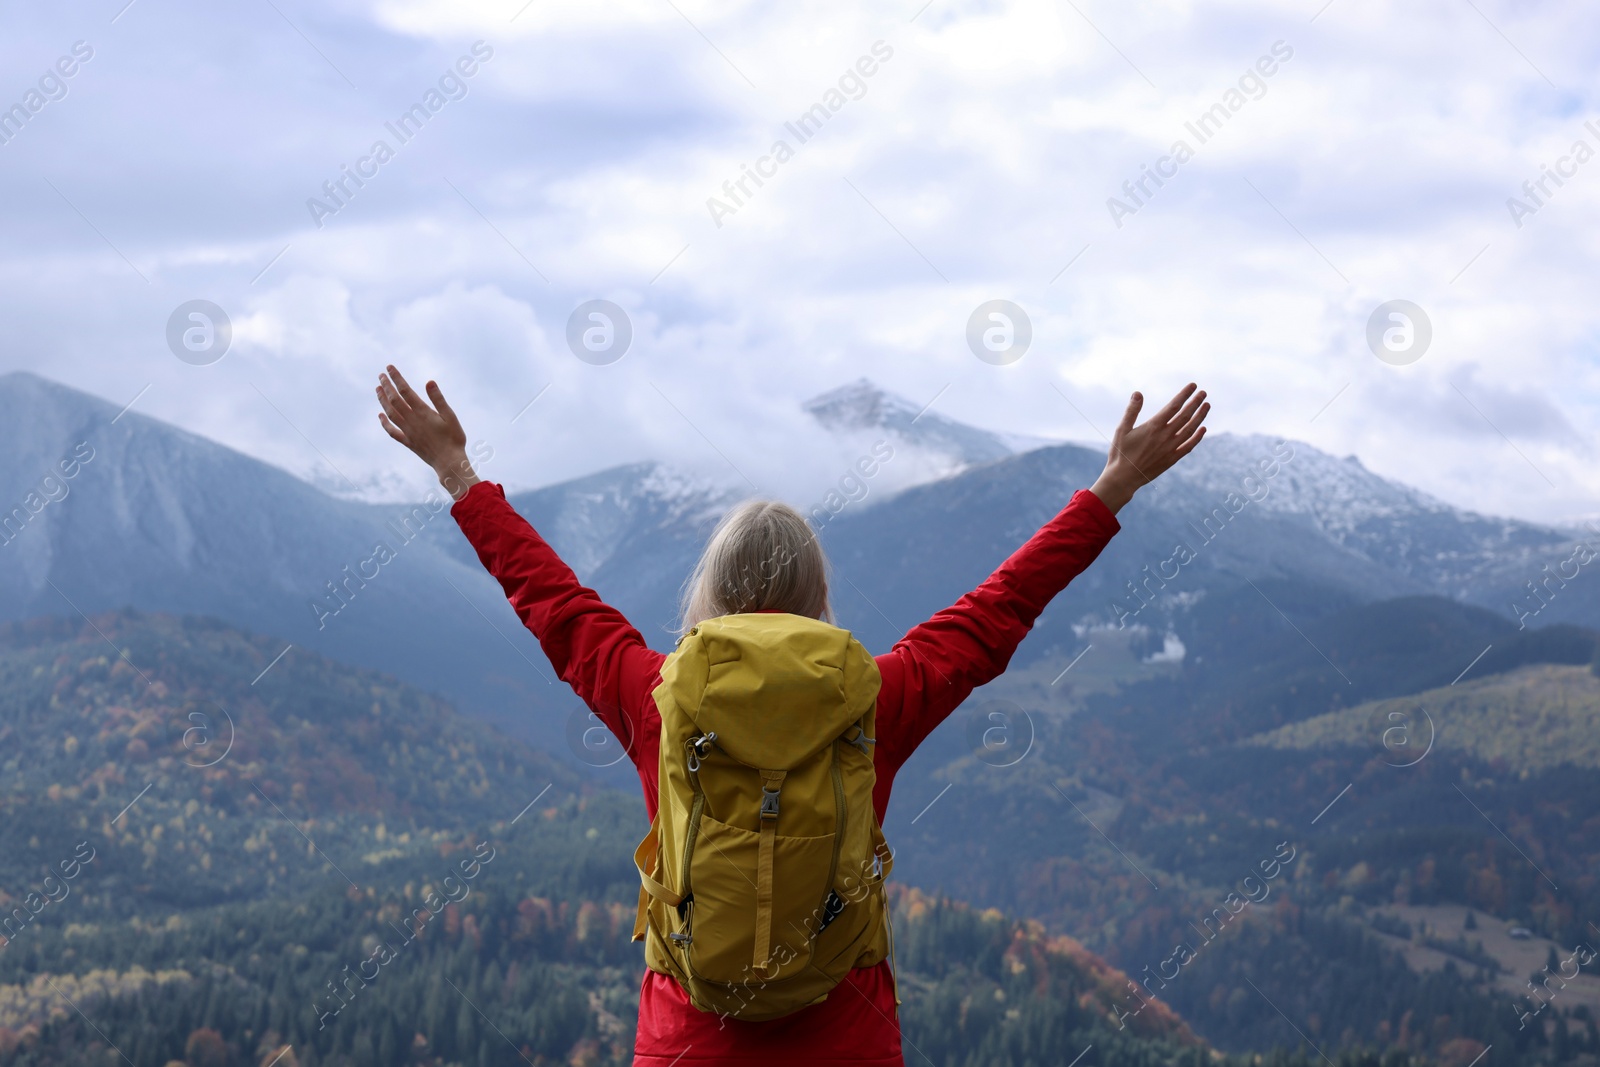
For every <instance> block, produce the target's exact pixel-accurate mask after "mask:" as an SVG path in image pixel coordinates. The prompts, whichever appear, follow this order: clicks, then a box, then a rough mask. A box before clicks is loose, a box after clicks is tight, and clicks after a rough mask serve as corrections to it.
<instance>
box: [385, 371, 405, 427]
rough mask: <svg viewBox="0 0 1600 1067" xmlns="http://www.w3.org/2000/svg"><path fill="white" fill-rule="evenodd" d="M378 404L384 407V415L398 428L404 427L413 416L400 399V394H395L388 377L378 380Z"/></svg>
mask: <svg viewBox="0 0 1600 1067" xmlns="http://www.w3.org/2000/svg"><path fill="white" fill-rule="evenodd" d="M378 403H379V404H380V405H381V406H382V407H383V413H384V414H385V415H386V416H388V417H389V419H391V420H392V421H393V422H394V423H395V424H396V425H397V426H399V425H404V423H405V422H406V420H407V419H408V418H409V417H410V415H411V409H410V407H409V406H407V405H406V403H405V401H403V400H401V399H400V394H399V393H397V392H395V389H394V386H393V385H391V384H390V383H389V380H388V379H387V378H386V377H380V378H379V379H378Z"/></svg>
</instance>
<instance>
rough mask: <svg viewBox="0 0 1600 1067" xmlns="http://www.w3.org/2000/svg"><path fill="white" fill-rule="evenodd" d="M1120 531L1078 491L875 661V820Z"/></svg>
mask: <svg viewBox="0 0 1600 1067" xmlns="http://www.w3.org/2000/svg"><path fill="white" fill-rule="evenodd" d="M1120 529H1122V526H1121V524H1119V523H1118V522H1117V518H1116V516H1115V515H1113V514H1112V513H1111V511H1110V509H1108V508H1107V507H1106V506H1105V505H1104V504H1102V503H1101V502H1100V498H1099V497H1097V496H1095V495H1094V494H1093V493H1091V492H1089V491H1088V490H1086V489H1080V490H1078V492H1076V493H1074V494H1073V495H1072V500H1071V501H1070V502H1068V504H1067V506H1066V507H1065V508H1063V509H1062V510H1061V512H1060V513H1059V514H1058V515H1056V517H1055V518H1053V519H1051V520H1050V521H1049V522H1047V523H1046V524H1045V525H1044V526H1043V527H1041V528H1040V530H1039V532H1038V533H1036V534H1034V535H1033V536H1032V537H1031V538H1029V539H1028V542H1027V543H1026V544H1024V545H1023V546H1022V547H1021V548H1019V549H1017V550H1016V551H1015V552H1014V553H1012V554H1011V558H1009V559H1007V560H1006V561H1005V562H1004V563H1002V564H1000V566H999V567H998V568H997V569H996V570H995V572H994V573H993V574H991V575H989V577H988V578H986V579H984V581H983V584H982V585H980V586H978V588H976V589H974V590H973V591H972V592H970V593H968V594H967V595H966V596H964V597H962V598H961V599H960V600H958V601H956V602H955V603H954V604H953V605H951V606H950V607H948V608H946V609H945V610H943V611H941V612H939V613H938V614H937V615H935V616H934V617H933V618H931V619H929V620H928V621H927V622H925V623H923V624H922V625H921V626H917V627H915V628H913V629H912V630H911V631H910V632H909V633H907V634H906V635H905V637H903V638H901V639H900V641H899V642H898V643H896V644H895V646H894V648H892V649H890V650H889V652H887V653H885V654H884V655H882V656H879V657H878V658H877V660H878V671H879V672H880V673H881V674H882V676H883V688H882V690H881V691H880V692H879V694H878V709H877V734H878V749H877V752H876V754H875V758H876V760H877V762H878V764H879V768H880V769H879V776H878V788H879V790H880V791H882V792H883V798H882V802H881V803H879V804H878V805H877V806H878V810H879V812H880V815H881V813H882V811H883V810H884V808H885V807H886V806H887V801H888V785H889V783H890V782H892V780H893V777H894V773H895V772H896V771H898V770H899V769H900V767H901V765H902V764H904V763H905V761H906V760H907V759H909V758H910V757H911V753H912V752H914V751H915V750H916V748H917V746H918V745H920V744H921V743H922V742H923V740H924V739H926V738H927V736H928V735H929V734H930V733H932V732H933V730H934V728H935V727H937V726H938V725H939V724H940V723H941V722H943V721H944V720H945V719H946V718H947V717H948V716H949V715H950V713H951V712H952V711H954V710H955V709H956V707H957V706H958V705H959V704H960V703H961V702H962V701H963V700H965V699H967V696H968V695H969V694H970V693H971V692H972V690H973V689H975V688H976V687H978V686H980V685H983V684H984V683H986V682H990V681H993V680H994V679H995V678H997V677H999V676H1000V675H1001V674H1002V673H1004V672H1005V669H1006V665H1007V664H1008V663H1010V662H1011V655H1012V653H1013V652H1015V651H1016V650H1017V646H1018V645H1019V644H1021V643H1022V639H1023V638H1024V637H1026V636H1027V635H1028V631H1029V630H1031V629H1032V628H1033V623H1034V620H1036V619H1037V618H1038V617H1039V615H1040V613H1041V612H1043V611H1044V609H1045V605H1047V604H1049V603H1050V600H1051V598H1053V597H1054V596H1055V595H1056V594H1057V593H1059V592H1061V590H1063V589H1065V588H1066V587H1067V583H1068V582H1070V581H1072V579H1074V578H1076V577H1077V576H1078V575H1079V574H1080V573H1082V572H1083V571H1084V569H1085V568H1087V567H1088V566H1089V564H1091V563H1093V562H1094V560H1095V557H1096V556H1098V555H1100V550H1101V549H1103V548H1105V546H1106V544H1107V543H1108V542H1109V541H1110V540H1111V538H1112V536H1113V535H1115V534H1116V532H1117V531H1118V530H1120Z"/></svg>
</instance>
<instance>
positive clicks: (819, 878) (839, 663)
mask: <svg viewBox="0 0 1600 1067" xmlns="http://www.w3.org/2000/svg"><path fill="white" fill-rule="evenodd" d="M879 685H880V679H879V677H878V667H877V664H876V663H874V662H873V659H872V656H871V655H869V654H868V652H867V650H866V649H865V648H863V647H862V646H861V643H860V642H859V641H857V640H856V639H855V638H854V637H852V636H851V635H850V633H849V631H847V630H841V629H839V628H838V627H836V626H830V625H829V624H827V623H825V622H819V621H818V620H816V619H807V618H802V617H801V616H798V615H786V614H779V613H757V614H739V615H724V616H722V617H720V618H715V619H710V620H708V621H706V622H703V623H701V624H700V625H699V626H697V627H695V628H694V629H692V630H690V631H688V632H687V633H685V634H684V635H683V637H682V638H681V639H680V640H679V642H678V647H677V649H676V650H675V651H674V652H673V653H672V654H671V655H670V656H668V657H667V659H666V662H665V663H664V664H663V665H662V668H661V684H660V685H659V686H657V687H656V690H655V692H654V694H653V696H654V698H655V702H656V707H657V708H658V709H660V712H661V767H660V785H661V788H660V803H659V805H658V808H657V811H656V817H655V821H654V822H652V823H651V824H650V832H649V833H648V834H647V835H646V836H645V839H644V841H643V842H641V843H640V845H639V848H638V850H637V852H635V854H634V862H635V863H636V864H637V866H638V868H639V880H640V882H641V884H642V888H641V889H640V891H639V912H638V918H637V921H636V922H635V924H634V932H633V939H634V940H635V941H639V940H644V941H645V963H646V964H647V965H648V966H649V967H650V969H651V970H654V971H657V972H660V973H662V974H667V975H671V976H672V977H673V978H675V979H677V981H678V983H679V984H680V985H682V986H683V988H684V990H685V991H686V992H687V993H688V995H689V1000H690V1001H691V1002H692V1003H693V1004H694V1006H695V1007H697V1008H699V1009H700V1010H701V1011H708V1012H717V1013H718V1014H722V1015H725V1016H732V1017H734V1018H738V1019H747V1020H760V1019H774V1018H777V1017H779V1016H782V1015H787V1014H789V1013H790V1012H793V1011H796V1010H798V1009H800V1008H803V1007H805V1006H806V1005H808V1004H814V1003H817V1002H819V1001H821V1000H824V999H826V998H827V995H828V993H829V991H830V990H832V989H833V987H834V986H835V985H837V984H838V983H839V982H840V981H841V980H842V979H843V978H844V976H845V974H846V973H847V972H848V971H849V970H850V969H851V968H852V967H866V966H871V965H873V964H876V963H878V962H880V961H882V960H884V959H886V958H889V957H890V955H891V953H892V945H891V941H890V936H891V935H890V931H889V927H888V911H887V907H886V901H885V895H884V885H883V883H884V879H886V878H887V877H888V875H889V871H890V869H891V868H892V867H893V859H892V856H891V854H890V852H889V847H888V845H887V844H886V843H885V841H884V838H883V831H882V829H881V828H880V827H879V825H878V818H877V814H876V813H875V812H874V810H873V807H872V788H873V783H874V782H875V781H876V778H875V775H874V773H873V761H872V745H873V743H874V740H873V712H874V708H875V707H876V705H877V699H878V688H879Z"/></svg>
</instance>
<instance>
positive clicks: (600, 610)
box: [450, 482, 666, 764]
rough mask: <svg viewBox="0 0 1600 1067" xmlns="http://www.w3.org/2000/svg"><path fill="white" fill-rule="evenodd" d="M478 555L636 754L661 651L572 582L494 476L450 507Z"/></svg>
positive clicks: (568, 677)
mask: <svg viewBox="0 0 1600 1067" xmlns="http://www.w3.org/2000/svg"><path fill="white" fill-rule="evenodd" d="M450 514H451V515H452V516H453V517H454V518H455V520H456V523H457V525H459V526H460V527H461V532H462V533H464V534H466V537H467V540H468V541H470V542H471V543H472V547H473V549H474V550H476V551H477V553H478V559H479V560H481V561H482V562H483V565H484V567H485V568H487V569H488V571H489V573H490V574H492V575H493V576H494V578H495V580H496V581H498V582H499V583H500V588H502V589H504V590H505V593H506V599H507V600H508V601H510V602H511V606H512V607H513V608H514V609H516V612H517V615H518V616H519V617H520V618H521V619H522V622H523V625H525V626H526V627H527V628H528V629H529V630H532V631H533V635H534V636H535V637H537V638H538V639H539V647H540V648H542V649H544V654H545V656H546V657H548V658H549V660H550V663H551V665H552V666H553V667H555V669H556V674H558V675H559V676H560V678H561V680H562V681H563V682H566V683H567V684H568V685H570V686H571V687H572V688H573V690H574V691H575V692H576V693H577V694H578V697H579V698H580V699H581V700H583V702H584V703H585V704H587V705H589V708H590V709H591V710H592V711H593V712H594V713H595V714H596V715H598V716H599V717H600V720H601V721H602V722H604V723H605V724H606V727H607V729H609V730H610V731H611V732H612V734H614V735H615V736H616V738H617V740H618V741H620V742H621V743H622V744H623V745H624V746H625V747H626V748H627V751H628V756H629V758H630V759H632V760H633V761H634V762H635V763H636V764H637V763H638V761H639V743H638V742H639V740H640V738H641V737H642V736H643V725H644V724H643V723H642V722H641V721H640V717H641V715H642V713H643V709H644V707H645V706H646V704H647V703H649V697H650V691H651V690H652V689H654V688H655V686H656V683H657V682H658V681H659V676H660V670H661V661H662V660H663V659H665V658H666V657H665V656H663V655H662V654H661V653H659V652H656V651H655V650H653V649H651V648H650V647H649V646H648V645H646V644H645V641H644V637H643V636H642V635H641V634H640V633H639V631H638V630H636V629H634V627H633V626H632V625H631V624H630V623H629V622H628V620H627V619H625V618H623V616H622V613H621V612H619V611H617V609H615V608H613V607H611V606H610V605H609V604H607V603H605V602H604V601H603V600H601V599H600V597H599V595H598V594H597V593H596V592H595V591H594V590H593V589H589V588H587V587H586V586H584V585H583V584H582V583H581V582H579V581H578V576H577V575H575V574H573V573H572V568H571V567H568V566H567V565H566V563H564V562H562V559H561V557H560V556H558V555H556V551H555V549H553V548H551V547H550V545H549V544H548V543H547V542H546V541H545V540H544V538H542V537H540V536H539V535H538V533H536V532H535V531H534V529H533V527H532V526H530V525H529V524H528V520H526V519H524V518H523V517H522V516H521V515H519V514H517V511H516V509H515V508H513V507H512V506H511V505H510V503H509V502H507V500H506V494H505V490H504V489H503V488H501V487H500V486H499V485H496V484H495V483H493V482H478V483H476V484H474V485H473V486H472V487H471V488H470V489H468V490H467V493H466V495H465V496H463V497H462V498H461V499H460V500H458V501H456V503H455V506H454V507H452V508H451V509H450Z"/></svg>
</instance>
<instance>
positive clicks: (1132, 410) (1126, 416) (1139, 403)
mask: <svg viewBox="0 0 1600 1067" xmlns="http://www.w3.org/2000/svg"><path fill="white" fill-rule="evenodd" d="M1142 407H1144V394H1143V393H1134V394H1133V395H1132V396H1130V397H1129V398H1128V406H1127V407H1126V408H1125V409H1124V410H1123V412H1122V421H1121V422H1120V423H1118V424H1117V429H1116V432H1115V435H1114V437H1122V436H1124V435H1125V434H1127V432H1128V431H1129V430H1131V429H1133V424H1134V423H1136V422H1138V421H1139V409H1140V408H1142Z"/></svg>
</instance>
